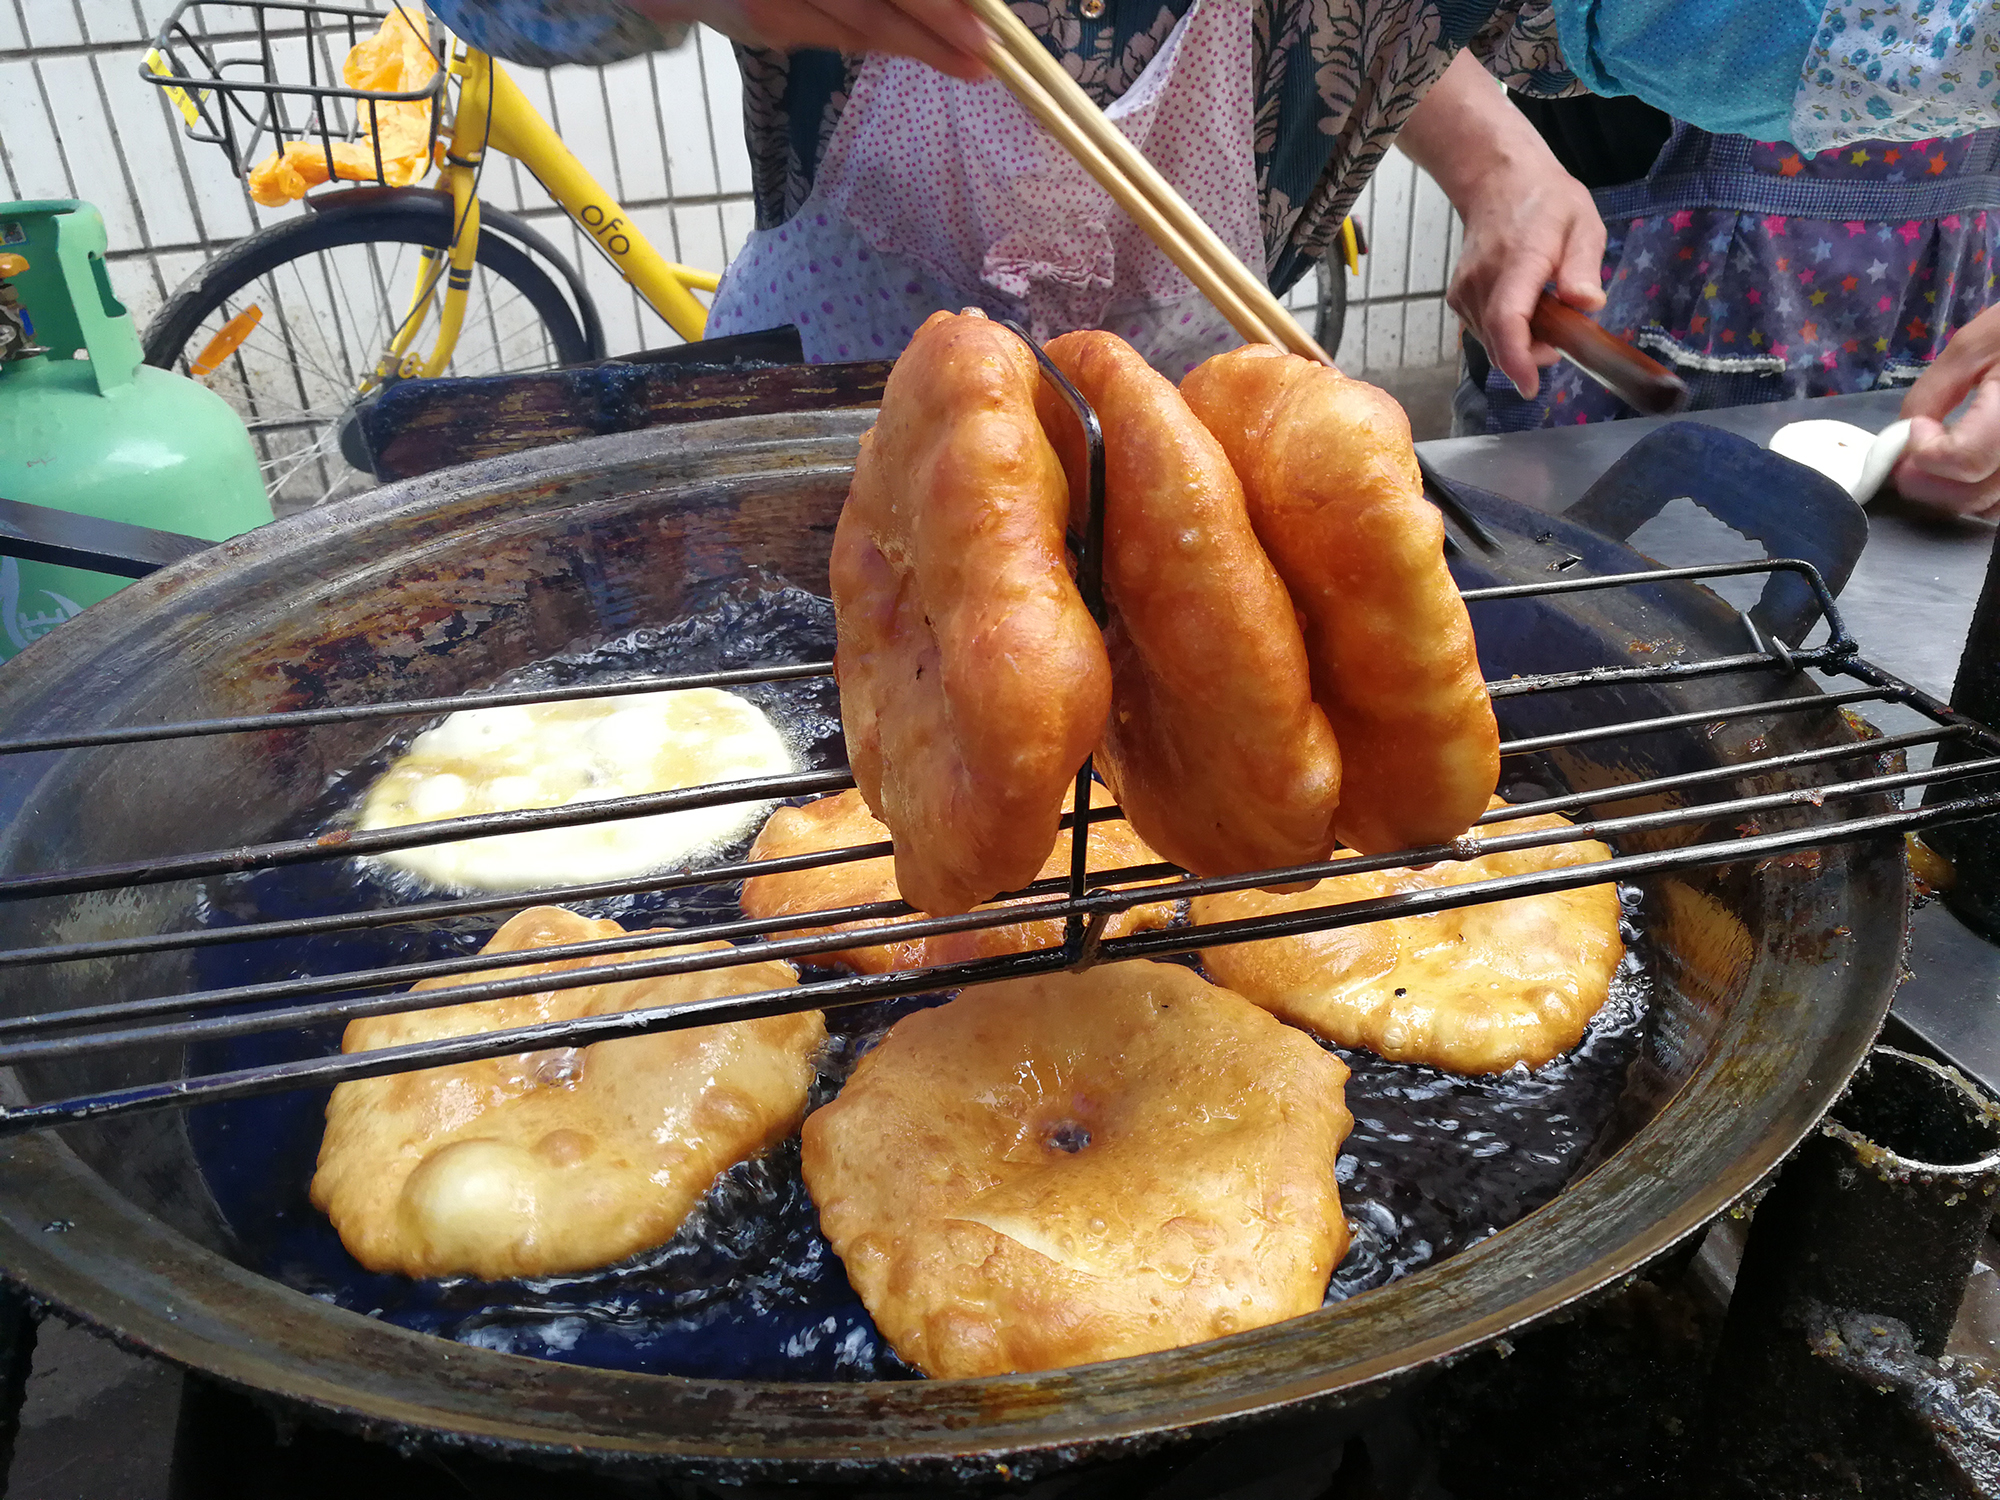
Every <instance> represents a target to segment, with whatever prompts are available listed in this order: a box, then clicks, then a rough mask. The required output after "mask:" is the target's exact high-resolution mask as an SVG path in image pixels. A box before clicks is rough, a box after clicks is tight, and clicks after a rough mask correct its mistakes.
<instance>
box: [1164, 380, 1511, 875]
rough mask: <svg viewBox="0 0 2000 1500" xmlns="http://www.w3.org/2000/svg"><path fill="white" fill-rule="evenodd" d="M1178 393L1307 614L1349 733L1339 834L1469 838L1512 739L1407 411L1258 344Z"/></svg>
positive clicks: (1348, 837) (1324, 687) (1325, 692)
mask: <svg viewBox="0 0 2000 1500" xmlns="http://www.w3.org/2000/svg"><path fill="white" fill-rule="evenodd" d="M1181 394H1182V395H1184V396H1186V397H1187V401H1188V405H1189V406H1191V407H1193V408H1194V413H1195V415H1196V416H1197V417H1199V418H1201V420H1202V423H1203V425H1205V426H1206V427H1207V428H1208V430H1209V431H1210V432H1212V433H1214V434H1215V435H1216V437H1218V438H1219V439H1221V441H1222V446H1223V449H1224V451H1225V452H1227V453H1228V455H1229V461H1230V462H1231V463H1232V464H1233V465H1235V468H1236V473H1237V475H1238V476H1239V477H1240V478H1241V479H1242V481H1243V490H1244V494H1245V496H1246V498H1247V499H1248V500H1249V502H1250V519H1251V521H1252V522H1253V523H1254V524H1255V526H1256V528H1257V537H1258V539H1259V540H1260V541H1262V542H1263V544H1264V549H1265V551H1267V552H1268V553H1269V554H1270V557H1271V561H1272V562H1273V563H1275V564H1276V565H1277V569H1278V574H1279V576H1280V577H1281V578H1283V579H1284V580H1285V586H1286V587H1287V588H1289V589H1290V590H1291V593H1292V602H1293V603H1295V604H1297V605H1298V607H1299V612H1300V614H1301V615H1302V616H1303V618H1304V621H1305V634H1306V652H1307V654H1308V655H1309V656H1310V657H1311V659H1312V674H1313V696H1314V697H1315V698H1317V699H1318V700H1319V704H1320V707H1322V708H1324V709H1325V710H1326V716H1327V718H1328V719H1330V720H1331V721H1332V723H1333V732H1334V736H1335V738H1337V739H1338V740H1339V741H1340V754H1341V775H1342V783H1343V784H1342V787H1341V796H1340V810H1339V812H1338V813H1337V814H1335V817H1334V828H1335V831H1336V832H1337V833H1339V835H1340V839H1341V842H1342V843H1344V844H1347V845H1348V846H1349V847H1351V848H1354V849H1358V850H1360V851H1361V852H1362V853H1364V854H1386V853H1388V852H1389V851H1391V850H1394V849H1406V848H1411V847H1414V846H1418V845H1423V844H1434V843H1442V842H1444V841H1445V840H1447V839H1452V838H1456V837H1457V836H1458V835H1459V834H1461V833H1463V832H1464V831H1465V830H1466V829H1467V828H1469V827H1471V825H1472V822H1473V820H1474V819H1475V818H1477V817H1478V816H1479V814H1480V812H1481V810H1482V809H1483V808H1484V807H1485V806H1486V799H1487V798H1488V797H1489V796H1491V795H1492V792H1493V787H1494V784H1495V783H1496V782H1497V781H1498V780H1499V777H1500V748H1499V747H1500V732H1499V729H1498V727H1497V726H1496V725H1495V724H1494V721H1493V705H1492V702H1491V700H1490V699H1489V697H1488V695H1487V692H1486V687H1485V684H1484V682H1483V681H1482V678H1481V674H1480V670H1479V655H1478V652H1477V650H1476V649H1475V648H1474V645H1473V639H1472V622H1471V621H1470V620H1468V619H1467V618H1466V613H1465V603H1464V601H1463V600H1461V599H1460V598H1459V597H1458V590H1457V588H1456V586H1455V585H1454V584H1453V583H1452V580H1451V574H1450V572H1449V570H1447V569H1446V567H1445V563H1444V522H1443V521H1442V520H1441V519H1440V518H1439V516H1438V513H1437V512H1436V510H1434V509H1433V508H1432V507H1431V505H1430V503H1429V502H1428V501H1426V500H1425V499H1424V493H1423V479H1422V477H1421V476H1420V475H1419V474H1418V472H1417V459H1416V450H1415V449H1414V448H1413V447H1411V445H1410V423H1409V419H1408V418H1407V417H1406V416H1405V415H1404V414H1403V409H1402V408H1401V407H1400V406H1398V405H1397V404H1396V403H1395V401H1394V400H1393V399H1392V398H1391V397H1389V396H1388V395H1387V394H1386V393H1384V392H1382V391H1379V390H1377V389H1376V388H1375V387H1374V386H1372V385H1366V384H1363V383H1362V382H1361V381H1358V380H1349V379H1347V378H1346V377H1345V376H1343V375H1341V374H1339V373H1338V372H1337V371H1334V370H1330V369H1328V368H1326V367H1325V366H1324V365H1317V364H1314V363H1313V362H1312V361H1310V360H1306V359H1301V358H1300V357H1299V356H1298V355H1295V354H1285V353H1282V352H1280V351H1279V350H1276V349H1273V348H1271V347H1270V346H1269V345H1261V344H1252V345H1247V346H1245V347H1244V348H1241V349H1235V350H1232V351H1230V352H1229V353H1227V354H1218V355H1216V356H1215V358H1213V359H1211V360H1208V361H1207V362H1205V363H1204V364H1201V365H1199V366H1197V367H1196V368H1195V369H1194V370H1193V371H1192V372H1190V373H1189V375H1188V376H1187V378H1186V379H1185V380H1183V381H1182V382H1181Z"/></svg>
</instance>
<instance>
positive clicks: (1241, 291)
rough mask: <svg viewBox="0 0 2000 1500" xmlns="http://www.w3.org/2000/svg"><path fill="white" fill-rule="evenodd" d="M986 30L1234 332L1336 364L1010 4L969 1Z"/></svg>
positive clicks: (1101, 180)
mask: <svg viewBox="0 0 2000 1500" xmlns="http://www.w3.org/2000/svg"><path fill="white" fill-rule="evenodd" d="M966 3H967V5H969V6H970V7H971V9H972V11H973V13H974V14H975V15H977V16H978V17H979V19H980V20H981V21H983V22H985V23H986V28H987V30H988V32H990V33H991V36H992V42H991V45H990V46H989V47H988V48H987V52H986V62H987V66H989V67H991V68H992V69H993V72H994V73H995V75H996V76H997V77H998V78H999V79H1000V81H1001V83H1003V84H1005V85H1006V87H1007V88H1008V90H1009V91H1010V92H1012V93H1013V95H1014V97H1015V98H1017V99H1019V100H1020V101H1021V103H1022V104H1023V105H1024V106H1025V107H1026V108H1027V110H1028V112H1029V113H1030V114H1032V115H1034V117H1035V118H1036V119H1037V120H1039V121H1040V122H1041V124H1042V127H1043V128H1044V129H1045V130H1047V131H1048V132H1049V134H1050V135H1052V136H1053V137H1055V139H1056V141H1057V142H1058V143H1060V144H1061V146H1062V147H1063V149H1064V150H1066V151H1068V152H1069V154H1070V155H1071V156H1073V157H1074V158H1075V159H1076V161H1077V163H1078V165H1080V166H1082V167H1083V168H1084V170H1085V171H1087V172H1089V173H1090V175H1091V176H1092V177H1094V178H1096V179H1097V182H1098V185H1099V186H1100V187H1102V188H1103V189H1104V190H1105V192H1107V193H1109V194H1110V195H1111V198H1112V201H1113V202H1115V203H1116V204H1117V205H1118V206H1119V207H1120V208H1121V209H1123V210H1124V211H1125V213H1126V215H1127V216H1128V217H1129V218H1130V219H1131V220H1132V222H1133V223H1134V224H1136V225H1138V226H1139V228H1140V229H1141V230H1142V231H1143V232H1144V233H1145V235H1146V236H1147V238H1149V239H1150V240H1152V242H1153V243H1154V244H1155V245H1158V246H1159V247H1160V250H1161V252H1162V253H1163V254H1165V255H1166V256H1167V258H1168V259H1169V260H1171V261H1173V263H1174V264H1175V265H1176V266H1178V267H1180V269H1181V273H1182V274H1183V275H1184V276H1186V277H1187V279H1188V280H1189V281H1191V282H1192V283H1193V284H1194V286H1195V288H1196V290H1198V291H1200V292H1201V294H1202V295H1203V296H1205V297H1207V298H1208V300H1209V301H1210V302H1212V303H1214V304H1215V307H1216V309H1217V311H1219V312H1220V313H1221V314H1222V315H1223V316H1224V317H1225V318H1227V319H1228V320H1229V323H1230V326H1231V327H1233V328H1234V329H1235V330H1236V331H1237V332H1238V333H1240V334H1242V335H1243V337H1244V338H1245V339H1247V340H1249V341H1250V342H1251V343H1257V344H1275V345H1277V346H1278V347H1279V348H1280V349H1286V350H1289V351H1290V352H1292V353H1293V354H1302V355H1304V356H1305V357H1306V358H1307V359H1311V360H1316V361H1318V362H1319V363H1320V364H1323V365H1331V364H1332V363H1333V360H1332V358H1331V356H1329V355H1328V354H1327V352H1326V350H1324V349H1322V348H1320V346H1319V344H1318V343H1317V342H1315V341H1314V339H1313V338H1312V336H1311V335H1310V334H1308V333H1307V332H1306V331H1305V329H1303V328H1301V327H1300V326H1299V324H1298V321H1297V319H1295V318H1293V317H1292V315H1291V314H1290V313H1289V312H1287V311H1286V310H1285V308H1284V305H1283V304H1282V303H1280V302H1279V301H1278V299H1277V298H1276V297H1275V296H1273V295H1272V294H1271V289H1270V287H1269V286H1268V285H1267V284H1266V283H1265V281H1264V278H1263V277H1262V276H1260V275H1258V274H1257V273H1256V272H1254V271H1252V270H1251V269H1250V267H1248V266H1246V265H1244V264H1243V262H1242V261H1241V260H1239V259H1238V258H1237V257H1236V254H1235V252H1234V251H1232V250H1231V249H1230V248H1229V247H1228V246H1227V245H1225V244H1224V243H1223V242H1222V240H1221V238H1220V237H1219V236H1217V234H1216V233H1215V231H1214V230H1212V229H1210V228H1209V227H1208V225H1207V224H1205V223H1203V222H1202V220H1201V216H1200V215H1199V214H1197V213H1196V212H1195V211H1194V210H1193V209H1192V208H1190V207H1189V206H1188V203H1187V200H1186V199H1185V198H1183V197H1181V195H1180V194H1179V193H1178V192H1177V191H1176V190H1175V189H1174V186H1173V184H1172V183H1170V182H1168V181H1167V180H1166V178H1164V177H1162V176H1161V175H1160V173H1159V172H1158V170H1157V169H1156V168H1155V167H1154V166H1153V164H1152V163H1151V162H1149V161H1147V160H1146V158H1145V157H1144V156H1143V155H1141V154H1140V152H1139V149H1138V148H1137V147H1136V146H1134V145H1133V144H1132V143H1131V141H1129V140H1127V139H1126V138H1125V135H1124V133H1123V132H1122V131H1120V130H1119V129H1118V127H1117V126H1116V125H1113V124H1112V123H1111V121H1110V120H1108V119H1106V118H1105V115H1104V112H1103V111H1102V110H1100V109H1099V108H1098V107H1097V106H1096V105H1095V104H1093V103H1092V102H1091V100H1090V96H1089V95H1087V94H1086V93H1084V91H1083V90H1082V89H1081V88H1079V87H1078V86H1077V83H1076V80H1075V79H1073V78H1071V77H1070V76H1069V74H1068V73H1067V72H1065V71H1064V70H1063V67H1062V64H1060V63H1058V62H1057V61H1056V60H1055V59H1054V58H1053V57H1051V56H1050V55H1049V53H1048V50H1047V49H1046V48H1044V47H1043V46H1042V44H1041V42H1040V41H1039V40H1037V39H1036V37H1035V34H1034V33H1033V32H1032V31H1030V30H1028V28H1027V26H1026V25H1024V24H1023V23H1022V21H1021V20H1020V18H1019V17H1018V16H1016V15H1015V14H1014V12H1013V10H1012V9H1011V8H1009V6H1008V5H1007V3H1006V0H966Z"/></svg>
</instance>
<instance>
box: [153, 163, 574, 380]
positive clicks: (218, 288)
mask: <svg viewBox="0 0 2000 1500" xmlns="http://www.w3.org/2000/svg"><path fill="white" fill-rule="evenodd" d="M451 232H452V216H451V208H450V205H449V203H448V202H447V201H445V200H442V199H439V198H436V197H433V196H432V195H430V194H424V195H422V196H421V197H416V196H413V197H411V198H410V199H406V200H391V201H389V202H381V201H377V202H374V203H371V204H368V205H366V206H363V207H357V208H328V209H322V210H320V211H319V212H317V213H308V214H304V215H302V216H301V217H299V218H296V219H286V220H284V221H283V222H282V223H278V224H273V225H271V226H270V227H269V228H266V229H260V230H258V231H257V232H256V233H255V234H252V235H249V236H247V237H245V238H244V239H240V240H238V241H237V242H236V243H235V244H233V245H231V246H230V247H229V248H228V249H227V250H225V251H223V252H222V254H220V255H218V256H216V257H215V259H213V260H211V261H209V262H207V263H206V264H205V265H203V266H202V267H201V268H200V269H199V270H197V271H196V272H195V273H194V274H193V275H192V276H190V277H189V278H188V279H187V280H186V281H184V282H182V283H181V285H180V286H179V287H177V288H176V289H175V291H174V294H173V295H172V296H171V297H169V298H168V299H167V300H166V302H165V304H164V305H163V306H162V307H161V308H160V310H159V312H158V313H156V314H154V316H153V320H152V321H151V322H150V323H148V324H147V325H146V332H145V337H144V339H143V340H142V347H143V349H144V352H145V359H146V363H147V364H149V365H154V366H156V367H158V368H159V369H162V370H171V369H173V368H174V365H175V362H176V361H177V360H178V359H179V358H180V357H181V355H182V354H184V353H185V352H186V349H187V344H188V341H189V340H190V339H191V338H192V337H193V336H194V334H195V332H196V330H197V329H199V328H200V327H201V325H202V323H203V321H204V320H206V319H207V318H208V317H209V316H211V315H212V314H213V313H215V312H216V311H217V310H218V309H219V308H220V306H221V305H222V302H223V301H224V299H225V298H228V297H230V296H233V295H234V294H235V293H237V292H239V291H241V290H242V289H243V288H244V287H245V286H247V285H249V284H250V283H251V282H252V281H254V280H256V279H257V278H258V277H259V276H263V275H266V274H268V273H269V272H271V271H273V270H275V269H277V268H278V267H279V266H281V265H284V264H285V263H286V262H287V261H292V260H297V259H299V258H301V257H303V256H307V255H316V254H319V253H320V252H321V251H325V250H337V249H343V248H346V247H348V246H351V245H364V244H376V243H381V244H403V245H418V246H429V247H431V248H432V249H439V250H442V249H444V248H446V247H447V246H449V245H450V243H451ZM474 260H475V261H476V262H477V263H478V264H479V265H481V266H484V267H485V268H486V269H487V270H489V271H491V272H492V273H493V274H494V275H496V276H498V277H500V278H501V279H502V280H504V281H506V282H508V283H509V284H510V285H512V286H513V287H514V289H515V290H516V291H518V292H520V293H521V295H522V296H523V297H524V298H526V299H527V301H528V304H529V305H530V306H531V307H533V308H534V309H535V311H536V313H537V314H538V315H539V316H540V317H541V319H542V323H543V326H544V327H546V328H547V329H548V331H549V341H550V343H552V344H553V345H554V346H555V348H556V350H557V352H558V354H559V356H560V359H561V362H562V363H563V364H587V363H590V362H592V361H594V360H599V359H602V358H603V357H604V351H603V349H602V348H601V347H600V348H598V349H596V350H593V349H592V348H591V345H590V341H589V340H587V339H586V338H585V336H584V333H583V330H582V328H581V327H580V326H579V324H578V321H577V317H576V314H575V313H574V312H573V311H572V310H571V308H570V305H569V302H568V300H567V299H566V298H564V296H563V294H562V292H561V291H560V290H559V289H558V288H557V286H556V284H555V282H554V281H553V280H551V279H550V277H549V276H548V275H547V274H546V273H545V272H544V271H543V270H542V269H541V268H540V267H539V266H537V265H536V264H535V263H534V262H533V261H532V260H531V259H529V257H528V256H527V255H526V253H524V252H523V251H521V250H520V249H518V248H517V247H515V246H514V245H513V244H511V243H509V242H508V241H507V240H505V239H502V238H500V237H499V236H498V235H493V234H481V235H480V236H479V248H478V250H477V252H476V253H475V255H474ZM599 342H600V343H601V336H600V340H599Z"/></svg>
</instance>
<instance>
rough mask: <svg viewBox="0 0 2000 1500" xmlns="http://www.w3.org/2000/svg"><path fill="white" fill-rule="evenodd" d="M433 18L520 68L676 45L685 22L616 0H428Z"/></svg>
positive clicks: (601, 59)
mask: <svg viewBox="0 0 2000 1500" xmlns="http://www.w3.org/2000/svg"><path fill="white" fill-rule="evenodd" d="M430 7H431V10H432V11H433V12H434V13H435V14H436V16H437V18H438V19H439V20H440V21H442V22H444V24H445V25H447V26H449V27H450V28H451V29H452V30H453V31H454V32H455V33H457V35H458V36H459V37H460V38H461V39H462V40H463V41H465V42H466V43H468V44H469V45H471V46H474V47H477V48H478V49H479V50H480V51H481V52H490V53H492V54H493V55H494V56H495V57H497V58H499V59H501V60H502V61H503V62H510V63H519V64H520V65H521V66H522V67H525V68H553V67H556V66H557V65H558V64H561V63H582V64H584V65H586V66H590V67H597V66H601V65H603V64H605V63H614V62H622V61H623V60H624V59H626V58H628V57H637V56H638V55H639V54H640V53H642V52H659V51H662V50H664V49H666V48H668V47H677V46H679V45H680V43H681V42H682V40H683V39H685V37H686V36H687V28H686V27H685V26H681V27H672V28H662V27H660V26H657V25H655V24H654V23H653V22H651V21H649V20H647V19H646V18H645V17H644V16H642V15H640V14H639V13H638V12H637V11H635V10H632V9H631V8H630V7H628V6H626V5H624V4H621V3H620V0H430Z"/></svg>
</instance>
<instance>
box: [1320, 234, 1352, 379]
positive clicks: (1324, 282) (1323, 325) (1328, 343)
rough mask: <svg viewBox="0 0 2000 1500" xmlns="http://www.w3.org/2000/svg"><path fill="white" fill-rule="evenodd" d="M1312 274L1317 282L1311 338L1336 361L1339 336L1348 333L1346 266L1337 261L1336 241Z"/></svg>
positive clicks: (1337, 248) (1337, 244)
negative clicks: (1316, 298)
mask: <svg viewBox="0 0 2000 1500" xmlns="http://www.w3.org/2000/svg"><path fill="white" fill-rule="evenodd" d="M1313 274H1314V275H1315V277H1317V279H1318V282H1319V299H1318V307H1317V309H1316V315H1315V317H1314V319H1313V338H1314V339H1315V340H1317V341H1318V343H1319V346H1320V348H1322V349H1324V350H1326V352H1327V353H1328V354H1331V355H1334V356H1336V357H1338V355H1339V352H1340V336H1341V335H1342V334H1343V333H1345V332H1346V331H1347V264H1346V262H1344V261H1343V260H1341V259H1340V242H1339V241H1338V240H1335V241H1334V243H1333V244H1332V245H1330V246H1329V247H1328V248H1327V253H1326V255H1325V257H1324V258H1323V259H1321V261H1320V262H1319V264H1318V266H1317V267H1315V268H1314V273H1313Z"/></svg>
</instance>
